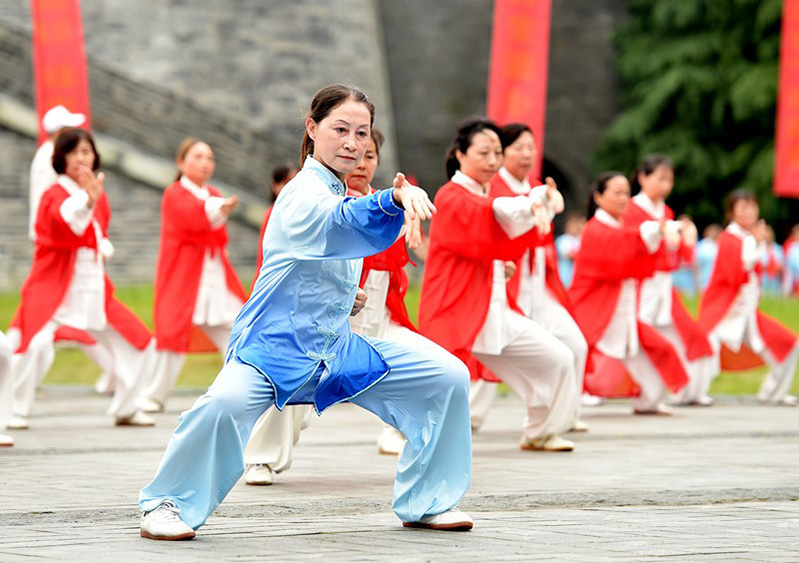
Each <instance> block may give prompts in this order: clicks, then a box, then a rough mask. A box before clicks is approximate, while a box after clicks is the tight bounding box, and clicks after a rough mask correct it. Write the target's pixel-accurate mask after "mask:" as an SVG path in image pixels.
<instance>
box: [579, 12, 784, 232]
mask: <svg viewBox="0 0 799 563" xmlns="http://www.w3.org/2000/svg"><path fill="white" fill-rule="evenodd" d="M628 7H629V14H630V17H629V20H628V22H627V23H626V24H625V27H624V28H623V29H621V30H620V31H619V32H618V33H617V34H616V38H615V41H616V47H617V50H618V70H619V75H620V79H621V91H622V104H623V108H624V111H623V112H622V113H621V114H620V115H619V116H618V117H617V118H616V119H615V120H614V121H613V123H612V124H611V125H610V127H609V128H608V130H607V131H606V132H605V135H604V138H603V139H602V142H601V144H600V146H599V147H598V149H597V151H596V153H595V154H594V165H595V168H596V169H597V170H605V169H618V170H624V171H627V170H632V169H633V168H634V167H635V165H636V164H637V163H638V161H639V160H640V159H641V158H642V157H643V156H645V155H647V154H649V153H653V152H663V153H666V154H668V155H670V156H671V157H672V158H673V159H674V162H675V166H676V182H675V188H674V193H673V195H672V196H671V198H670V200H669V201H670V204H671V205H672V207H673V208H674V209H675V211H676V212H677V213H681V212H685V213H688V214H690V215H692V216H693V217H694V219H695V220H696V221H697V223H698V224H699V225H700V226H701V225H705V224H707V223H710V222H713V221H721V220H722V219H723V216H722V215H723V212H722V209H721V208H722V201H723V199H724V196H725V194H727V193H728V192H730V191H731V190H732V189H734V188H737V187H747V188H749V189H751V190H753V191H755V192H756V193H757V195H758V197H759V199H760V203H761V213H762V215H763V216H764V217H765V218H766V219H767V220H768V221H769V222H771V223H778V224H779V226H780V227H781V229H780V230H784V229H786V228H787V225H788V223H789V221H791V220H793V221H797V218H799V205H797V201H796V200H786V199H780V198H776V197H774V196H773V195H772V194H771V183H772V177H773V167H774V126H775V111H776V97H777V74H778V62H779V46H780V45H779V44H780V20H781V11H782V2H781V0H685V1H683V0H628ZM792 214H793V217H792V218H791V215H792Z"/></svg>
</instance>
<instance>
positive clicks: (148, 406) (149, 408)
mask: <svg viewBox="0 0 799 563" xmlns="http://www.w3.org/2000/svg"><path fill="white" fill-rule="evenodd" d="M139 408H140V409H141V410H142V411H143V412H148V413H154V412H164V405H162V404H161V403H159V402H158V401H156V400H155V399H153V398H151V397H144V398H141V399H139Z"/></svg>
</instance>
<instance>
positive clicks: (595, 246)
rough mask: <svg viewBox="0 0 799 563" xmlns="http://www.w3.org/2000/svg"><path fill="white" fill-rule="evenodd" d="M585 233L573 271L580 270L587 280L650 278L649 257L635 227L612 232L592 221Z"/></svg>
mask: <svg viewBox="0 0 799 563" xmlns="http://www.w3.org/2000/svg"><path fill="white" fill-rule="evenodd" d="M585 231H586V232H585V234H584V235H583V238H582V242H581V244H580V251H579V252H578V253H577V257H576V258H575V268H580V270H581V271H582V272H583V274H584V275H587V277H591V278H594V279H600V280H623V279H627V278H640V277H648V276H651V275H652V270H651V268H652V260H651V255H650V254H649V252H648V251H647V248H646V245H645V244H644V241H643V240H642V239H641V234H640V232H639V230H638V227H634V228H630V227H627V226H625V227H623V228H621V229H614V228H612V227H606V226H604V225H602V224H601V223H600V222H599V221H597V220H596V219H592V220H591V221H589V222H588V224H587V225H586V227H585ZM586 235H587V236H586Z"/></svg>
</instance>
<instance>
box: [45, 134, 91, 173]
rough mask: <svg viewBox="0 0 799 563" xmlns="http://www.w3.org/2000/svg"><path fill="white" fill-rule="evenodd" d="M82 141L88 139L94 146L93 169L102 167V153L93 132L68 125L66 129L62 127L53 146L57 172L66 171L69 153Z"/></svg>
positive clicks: (54, 163) (54, 164)
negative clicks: (95, 141) (95, 142)
mask: <svg viewBox="0 0 799 563" xmlns="http://www.w3.org/2000/svg"><path fill="white" fill-rule="evenodd" d="M81 141H87V142H88V143H89V144H90V145H91V146H92V152H94V165H93V166H92V171H93V172H97V171H98V170H99V169H100V154H99V153H98V152H97V147H96V146H95V145H94V139H93V138H92V134H91V133H89V132H88V131H86V130H85V129H78V128H77V127H67V128H66V129H62V130H61V132H60V133H59V134H58V136H57V137H56V139H55V145H54V147H53V170H55V171H56V174H63V173H64V172H66V170H67V155H68V154H69V153H71V152H72V151H74V150H75V149H76V148H77V146H78V145H79V144H80V142H81Z"/></svg>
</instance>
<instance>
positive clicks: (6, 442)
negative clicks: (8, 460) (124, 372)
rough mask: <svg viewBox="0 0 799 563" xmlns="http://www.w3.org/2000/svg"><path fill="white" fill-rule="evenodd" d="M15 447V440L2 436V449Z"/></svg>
mask: <svg viewBox="0 0 799 563" xmlns="http://www.w3.org/2000/svg"><path fill="white" fill-rule="evenodd" d="M13 445H14V438H12V437H11V436H8V435H6V434H0V448H5V447H10V446H13Z"/></svg>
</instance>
